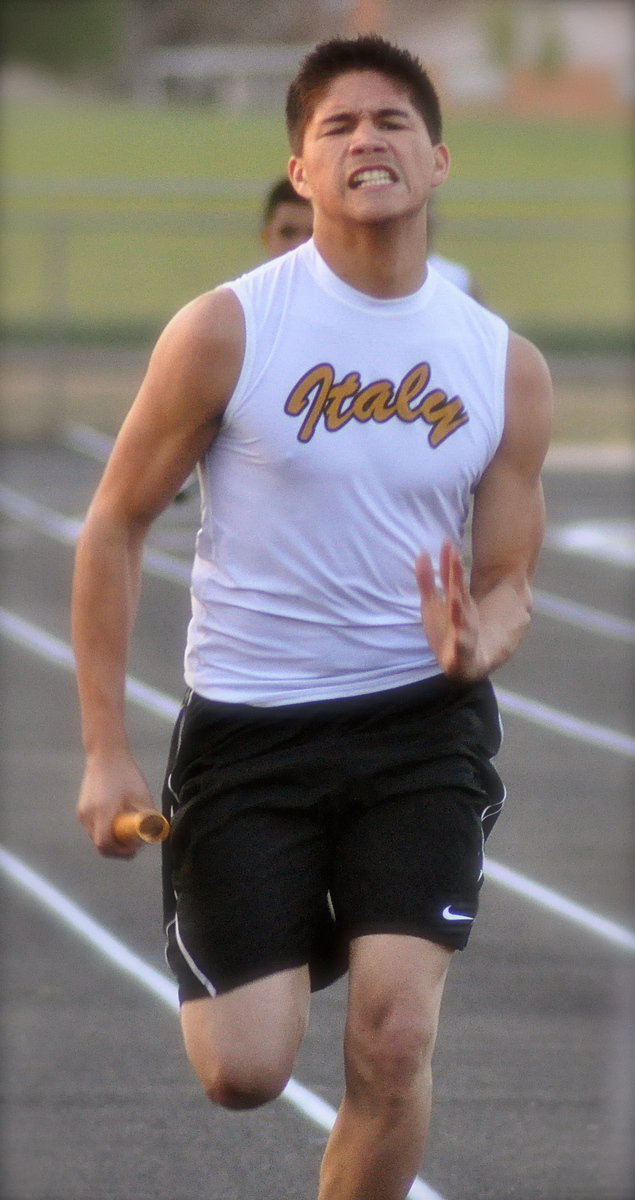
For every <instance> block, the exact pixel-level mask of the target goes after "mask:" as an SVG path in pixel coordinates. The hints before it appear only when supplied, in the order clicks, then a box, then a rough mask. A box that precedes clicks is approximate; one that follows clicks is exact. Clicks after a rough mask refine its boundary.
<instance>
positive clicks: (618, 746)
mask: <svg viewBox="0 0 635 1200" xmlns="http://www.w3.org/2000/svg"><path fill="white" fill-rule="evenodd" d="M495 691H496V696H497V698H498V704H499V707H500V709H501V712H504V713H512V714H513V716H516V717H522V718H523V719H524V720H525V721H530V722H531V723H532V725H540V726H541V727H542V728H543V729H548V730H549V731H550V732H551V733H556V734H559V735H561V736H562V737H570V738H574V739H575V741H577V742H585V743H588V744H590V745H591V746H599V747H600V748H601V749H603V750H612V751H614V753H616V754H623V755H625V757H626V758H635V737H631V736H630V735H629V734H627V733H621V732H620V730H618V729H609V728H607V726H605V725H596V724H595V723H594V722H593V721H584V720H583V719H582V718H581V717H574V716H573V715H572V714H571V713H567V712H562V711H561V710H560V709H559V708H551V706H550V705H548V704H542V703H541V702H540V701H539V700H530V699H529V698H528V697H526V696H519V695H518V694H517V693H516V692H509V691H508V690H507V688H500V687H498V686H496V687H495Z"/></svg>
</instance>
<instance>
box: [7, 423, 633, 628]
mask: <svg viewBox="0 0 635 1200" xmlns="http://www.w3.org/2000/svg"><path fill="white" fill-rule="evenodd" d="M89 432H90V431H89ZM93 432H94V431H93ZM99 436H101V435H99ZM0 509H1V510H2V511H3V512H4V513H5V514H6V515H7V516H9V517H11V518H13V520H16V521H19V522H21V523H22V524H25V525H31V526H32V527H33V528H34V529H37V530H38V532H40V533H45V534H47V535H48V536H49V537H52V538H55V539H56V540H57V541H60V542H63V543H64V544H65V545H69V546H71V545H74V543H75V541H76V540H77V536H78V534H79V532H80V529H81V527H82V522H81V521H79V520H77V519H76V518H73V517H66V516H64V515H63V514H62V513H58V512H55V510H54V509H51V508H48V507H47V506H46V505H44V504H40V503H39V501H37V500H32V499H31V498H30V497H29V496H25V495H24V494H23V493H21V492H17V491H16V490H15V489H14V488H11V487H9V486H7V485H6V484H2V483H0ZM143 569H144V571H146V572H147V573H148V574H149V575H154V576H155V577H156V578H158V579H163V580H166V581H167V582H169V583H182V584H185V586H186V587H189V585H190V580H191V573H192V572H191V564H190V563H189V562H184V561H183V559H180V558H176V557H175V556H174V555H173V554H167V553H166V552H165V551H163V550H155V549H154V548H153V547H152V546H151V545H150V544H147V545H146V547H145V550H144V556H143ZM534 608H535V611H536V612H537V613H541V614H542V615H543V616H548V617H553V618H555V619H556V620H560V621H564V622H565V623H566V624H568V625H574V626H576V627H577V628H579V629H584V630H586V631H587V632H589V633H597V634H599V635H600V636H602V637H610V638H615V639H617V640H618V641H621V642H626V643H631V644H635V621H631V620H628V619H626V618H624V617H618V616H614V615H613V614H612V613H607V612H602V611H601V610H600V609H595V608H590V607H589V606H588V605H586V604H580V603H579V602H578V601H576V600H565V599H564V598H563V597H561V596H554V595H551V594H550V593H549V592H542V591H539V590H536V591H535V592H534Z"/></svg>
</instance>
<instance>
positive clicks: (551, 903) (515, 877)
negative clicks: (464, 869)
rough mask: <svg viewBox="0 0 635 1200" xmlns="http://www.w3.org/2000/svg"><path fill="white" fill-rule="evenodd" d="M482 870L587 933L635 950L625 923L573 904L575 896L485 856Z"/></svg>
mask: <svg viewBox="0 0 635 1200" xmlns="http://www.w3.org/2000/svg"><path fill="white" fill-rule="evenodd" d="M484 871H485V878H486V879H487V880H490V879H491V880H492V882H493V883H498V884H501V885H502V887H505V888H507V889H508V891H511V892H517V893H518V895H519V896H523V897H524V899H526V900H533V902H534V904H538V905H539V906H540V907H541V908H546V909H548V910H549V912H552V913H556V915H557V916H559V917H564V918H565V919H566V920H568V921H573V922H574V924H576V925H581V926H582V928H583V929H587V930H588V931H589V933H597V934H598V936H599V937H602V938H604V939H605V941H607V942H612V943H613V944H614V945H616V946H622V947H623V948H624V949H625V950H631V951H632V952H633V953H635V933H633V932H632V931H631V930H630V929H627V928H626V927H625V926H624V925H618V924H617V922H616V921H609V920H607V918H606V917H600V916H599V915H598V914H597V913H594V912H593V911H592V910H591V909H590V908H585V907H584V906H583V905H582V904H576V903H575V901H574V900H567V898H566V896H561V895H560V894H559V893H558V892H554V891H552V889H551V888H548V887H544V885H543V884H542V883H536V881H535V880H534V879H529V878H528V876H527V875H521V874H520V872H519V871H514V870H512V868H511V867H506V866H505V865H504V863H499V862H496V860H495V859H493V858H486V859H485V866H484Z"/></svg>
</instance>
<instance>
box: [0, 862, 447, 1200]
mask: <svg viewBox="0 0 635 1200" xmlns="http://www.w3.org/2000/svg"><path fill="white" fill-rule="evenodd" d="M0 870H2V871H3V872H4V874H5V875H6V876H8V878H9V879H11V880H13V882H14V883H16V884H18V886H19V887H21V888H22V889H23V890H24V891H26V892H27V893H28V894H29V895H30V896H32V897H33V898H34V899H36V900H38V901H39V902H40V904H42V905H44V907H45V908H46V909H48V910H49V911H50V912H52V913H54V914H55V916H57V917H59V919H60V920H61V921H62V922H63V923H64V924H65V925H67V926H68V927H69V928H70V929H72V931H73V933H76V934H77V935H78V936H79V937H81V938H83V939H84V941H86V942H88V944H89V945H90V946H92V948H93V949H94V950H96V951H97V953H98V954H100V955H101V956H102V957H103V958H105V959H106V960H107V961H108V962H110V963H112V964H113V965H114V966H115V967H117V968H118V969H119V970H120V971H123V972H124V974H126V975H129V976H130V977H131V978H132V979H134V980H135V981H136V982H137V983H139V984H141V986H142V987H144V988H145V989H146V990H147V991H148V992H150V993H151V994H152V995H153V996H156V997H157V999H159V1000H161V1001H162V1002H163V1003H164V1004H165V1005H167V1007H168V1008H169V1009H170V1010H171V1011H172V1012H173V1013H178V1011H179V1001H178V993H177V989H176V985H175V984H174V983H172V981H171V980H170V979H168V977H167V975H164V974H163V973H162V972H161V971H157V970H156V969H155V968H154V967H152V966H150V964H149V963H147V962H145V960H144V959H143V958H141V957H140V955H138V954H135V952H134V951H133V950H131V949H130V948H129V947H128V946H126V945H125V943H124V942H122V941H120V940H119V938H117V937H115V936H114V934H112V933H110V932H109V931H108V930H107V929H105V928H104V926H103V925H100V924H99V922H98V921H95V920H93V918H92V917H90V916H89V915H88V913H86V912H84V909H83V908H80V907H79V905H78V904H75V903H74V901H73V900H70V899H69V898H68V896H65V895H64V893H63V892H61V891H60V890H59V889H58V888H56V887H54V886H53V884H51V883H49V882H48V880H46V879H44V877H43V876H42V875H40V874H39V873H38V872H37V871H34V870H33V869H32V868H31V867H29V866H27V864H26V863H25V862H23V861H22V859H20V858H17V856H16V855H15V854H12V853H11V852H10V851H9V850H6V849H5V848H4V846H0ZM282 1094H283V1096H284V1098H285V1100H287V1101H288V1102H289V1103H290V1104H291V1105H292V1106H293V1107H294V1108H296V1109H297V1110H298V1111H299V1112H301V1113H302V1114H303V1116H305V1117H308V1119H309V1120H310V1121H312V1122H313V1124H314V1125H317V1126H318V1127H319V1128H320V1129H323V1130H325V1131H326V1132H327V1133H329V1132H330V1130H331V1129H332V1127H333V1124H334V1121H335V1118H336V1116H337V1113H336V1111H335V1109H334V1108H332V1107H331V1105H330V1104H327V1103H326V1101H325V1100H322V1098H321V1097H320V1096H317V1095H316V1094H315V1093H314V1092H312V1091H310V1089H309V1088H307V1087H305V1086H304V1084H302V1083H299V1082H298V1081H297V1080H296V1079H290V1080H289V1082H288V1084H287V1086H286V1088H285V1089H284V1092H283V1093H282ZM408 1197H409V1200H442V1197H441V1196H440V1195H439V1193H438V1192H435V1191H433V1189H432V1188H431V1187H428V1184H427V1183H424V1181H423V1180H422V1179H420V1178H419V1177H418V1176H417V1178H416V1179H415V1181H414V1183H413V1185H412V1187H411V1189H410V1191H409V1192H408Z"/></svg>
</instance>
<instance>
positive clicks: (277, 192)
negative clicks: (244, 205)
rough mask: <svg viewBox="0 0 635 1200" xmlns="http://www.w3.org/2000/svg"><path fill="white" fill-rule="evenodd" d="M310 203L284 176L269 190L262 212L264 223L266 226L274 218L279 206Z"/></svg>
mask: <svg viewBox="0 0 635 1200" xmlns="http://www.w3.org/2000/svg"><path fill="white" fill-rule="evenodd" d="M309 203H310V201H308V200H305V199H304V196H300V195H298V193H297V192H296V190H295V188H294V186H293V184H292V182H291V180H290V179H289V178H288V177H287V176H286V175H283V177H282V178H281V179H278V180H276V182H275V183H274V184H273V187H271V188H270V189H269V191H268V192H267V195H266V196H265V203H264V206H263V210H262V223H263V225H266V224H267V223H268V222H269V221H270V220H271V218H272V216H273V214H274V213H275V211H276V209H277V207H278V205H279V204H307V205H308V204H309Z"/></svg>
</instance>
